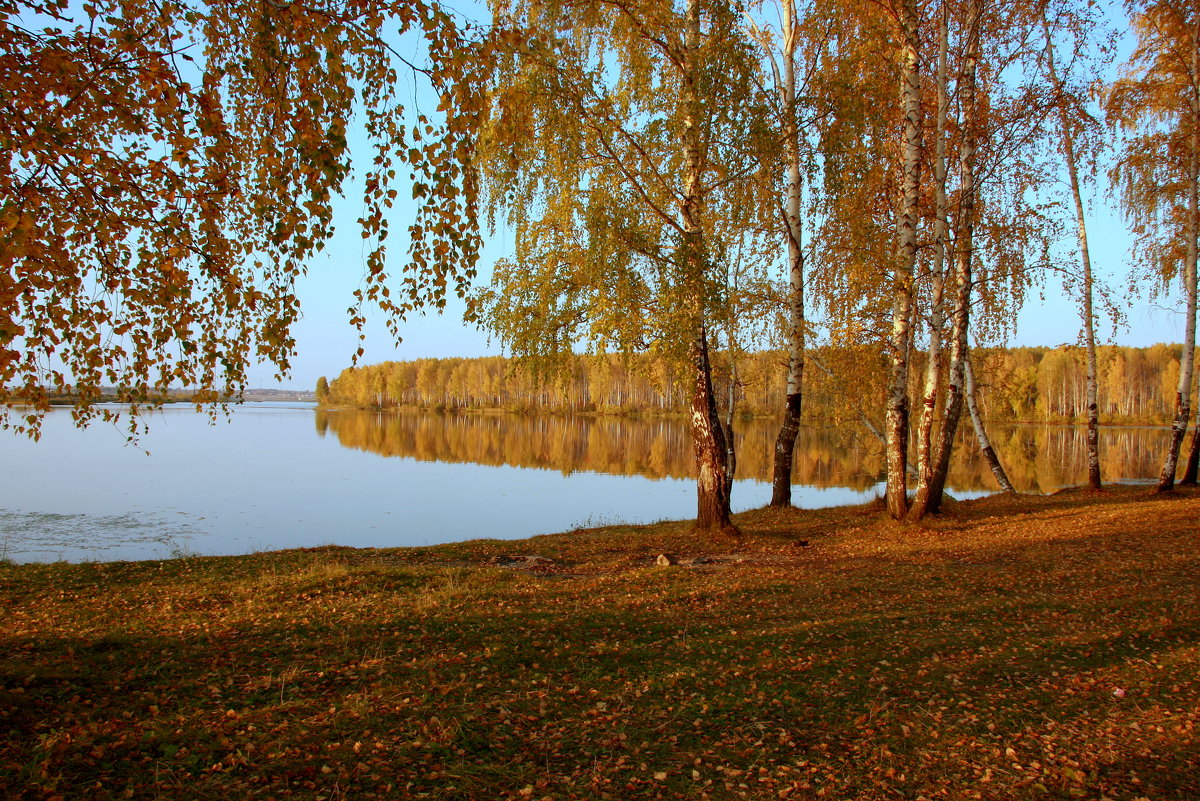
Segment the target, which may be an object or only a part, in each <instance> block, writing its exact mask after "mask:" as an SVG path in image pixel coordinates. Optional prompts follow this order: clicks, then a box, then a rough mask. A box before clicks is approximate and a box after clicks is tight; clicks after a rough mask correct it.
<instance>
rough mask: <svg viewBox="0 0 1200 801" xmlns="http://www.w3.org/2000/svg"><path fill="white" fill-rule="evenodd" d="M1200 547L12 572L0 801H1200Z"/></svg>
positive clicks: (1058, 539)
mask: <svg viewBox="0 0 1200 801" xmlns="http://www.w3.org/2000/svg"><path fill="white" fill-rule="evenodd" d="M1198 520H1200V495H1198V494H1195V493H1187V492H1184V493H1177V494H1176V495H1174V496H1171V497H1159V496H1152V495H1149V494H1148V493H1147V492H1146V491H1145V489H1142V488H1137V489H1134V488H1114V489H1113V490H1112V491H1110V492H1107V493H1104V494H1102V495H1090V494H1086V493H1083V492H1078V491H1068V492H1065V493H1060V494H1059V495H1056V496H1052V497H1048V498H1030V497H1022V498H1019V499H1005V498H987V499H981V500H978V501H971V502H964V503H960V504H955V505H953V506H952V507H951V508H950V509H949V510H948V511H947V513H946V514H945V515H944V516H942V517H941V518H939V519H938V520H936V521H934V522H932V523H931V524H930V525H929V526H927V527H923V528H913V527H902V526H897V525H895V524H893V523H890V522H888V521H885V520H883V519H882V518H881V517H880V515H879V512H878V510H875V509H871V508H843V509H831V510H819V511H799V510H791V511H787V512H774V511H770V510H763V511H757V512H750V513H747V514H745V515H741V516H739V518H738V523H739V525H741V526H742V528H743V530H744V531H745V532H746V534H747V536H746V538H745V541H744V542H741V543H731V542H724V543H712V542H708V541H704V540H701V539H697V538H695V537H694V536H692V535H691V534H690V533H689V532H688V529H687V527H686V526H685V525H684V524H674V523H665V524H658V525H653V526H641V527H609V528H602V529H591V530H586V531H576V532H570V533H566V534H561V535H554V536H548V537H538V538H534V539H531V540H527V541H522V542H516V543H514V542H498V541H480V542H472V543H466V544H461V545H450V546H439V547H433V548H424V549H417V550H370V551H362V550H349V549H338V548H328V549H317V550H315V551H289V552H280V553H270V554H258V555H253V556H247V557H236V558H186V559H177V560H172V561H166V562H153V563H151V562H145V563H130V564H126V563H115V564H87V565H65V564H59V565H19V566H14V565H5V566H2V567H0V621H2V625H0V643H2V647H0V732H3V733H4V737H3V738H2V739H0V795H2V796H4V797H6V798H22V799H50V798H55V797H58V798H63V799H74V798H147V799H149V798H179V799H204V798H213V799H237V798H250V797H253V798H293V797H294V798H306V799H366V798H418V797H428V798H434V799H450V798H479V799H500V798H513V799H543V798H553V799H567V798H614V799H629V798H704V797H710V798H760V799H765V798H792V799H808V798H816V797H825V798H862V799H875V798H879V799H891V798H909V799H916V798H920V797H925V798H930V799H932V798H985V799H1058V798H1062V799H1072V798H1085V799H1100V798H1110V799H1114V801H1115V800H1117V799H1138V798H1149V799H1153V801H1159V800H1160V799H1194V798H1200V738H1198V735H1197V731H1196V726H1197V718H1198V717H1200V650H1198V646H1200V588H1198V586H1197V576H1198V575H1200V555H1198V552H1200V535H1198V533H1197V531H1198V529H1200V524H1198V522H1197V521H1198ZM802 542H807V545H803V544H802ZM662 552H668V553H671V554H674V555H677V556H679V557H680V562H681V563H680V564H678V565H675V566H668V567H658V566H655V564H654V557H655V556H657V555H658V554H659V553H662ZM499 555H509V556H515V555H539V556H542V557H546V558H547V559H549V560H552V562H550V563H546V562H538V561H536V560H528V561H525V562H519V561H518V562H506V561H504V560H496V559H495V557H497V556H499ZM493 561H495V562H498V563H497V564H493V563H492V562H493Z"/></svg>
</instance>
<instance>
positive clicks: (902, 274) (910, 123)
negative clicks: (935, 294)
mask: <svg viewBox="0 0 1200 801" xmlns="http://www.w3.org/2000/svg"><path fill="white" fill-rule="evenodd" d="M900 28H901V30H900V34H901V36H902V37H903V40H904V63H903V64H902V68H901V91H900V102H901V106H902V108H903V111H904V145H903V159H904V167H903V195H902V199H901V204H900V209H899V215H900V232H899V233H900V235H899V237H898V239H897V247H896V266H895V280H894V282H893V288H892V292H893V295H894V300H893V304H892V333H891V341H890V344H891V351H892V370H891V381H890V385H889V387H888V401H887V421H886V425H885V428H886V433H887V509H888V513H889V514H890V515H891V516H892V517H893V518H895V519H897V520H900V519H903V518H904V515H905V513H906V512H907V511H908V497H907V494H906V493H907V471H908V371H909V365H908V356H909V343H910V341H911V339H912V291H913V269H914V267H915V265H916V261H917V220H918V218H919V215H920V199H921V193H920V190H921V74H920V70H921V62H920V52H919V46H920V39H919V37H920V30H919V19H918V10H917V0H903V2H902V3H901V5H900Z"/></svg>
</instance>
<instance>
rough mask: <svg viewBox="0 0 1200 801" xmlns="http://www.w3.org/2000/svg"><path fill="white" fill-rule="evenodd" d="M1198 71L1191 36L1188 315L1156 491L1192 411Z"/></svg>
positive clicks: (1199, 217) (1197, 46) (1199, 161)
mask: <svg viewBox="0 0 1200 801" xmlns="http://www.w3.org/2000/svg"><path fill="white" fill-rule="evenodd" d="M1197 75H1200V38H1197V37H1196V36H1195V35H1193V37H1192V77H1193V84H1192V88H1191V105H1192V136H1191V139H1192V142H1191V145H1192V152H1191V153H1190V154H1189V159H1188V232H1187V237H1188V241H1187V257H1186V258H1187V262H1186V263H1185V264H1184V273H1183V284H1184V293H1185V294H1186V296H1187V318H1186V320H1185V321H1184V329H1183V354H1182V355H1181V357H1180V360H1179V388H1178V390H1177V391H1176V393H1175V422H1174V424H1173V425H1172V426H1171V440H1170V442H1169V443H1168V445H1167V458H1166V460H1165V461H1164V463H1163V469H1162V474H1161V475H1159V477H1158V491H1159V492H1167V491H1169V490H1170V489H1172V488H1173V487H1174V486H1175V469H1176V466H1177V464H1178V461H1179V447H1180V445H1182V444H1183V437H1184V434H1185V433H1186V432H1187V426H1188V418H1189V417H1190V416H1191V411H1192V366H1193V363H1194V361H1195V350H1196V244H1197V243H1196V239H1197V236H1200V198H1197V191H1198V190H1200V187H1198V186H1197V183H1198V182H1200V91H1198V90H1197V87H1196V85H1195V83H1194V79H1195V77H1196V76H1197Z"/></svg>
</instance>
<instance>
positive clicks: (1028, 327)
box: [250, 12, 1183, 389]
mask: <svg viewBox="0 0 1200 801" xmlns="http://www.w3.org/2000/svg"><path fill="white" fill-rule="evenodd" d="M1118 14H1119V12H1118ZM1127 53H1128V43H1127V42H1126V43H1125V45H1124V46H1123V47H1122V48H1121V56H1124V55H1126V54H1127ZM1122 60H1123V58H1122V59H1116V60H1114V63H1119V62H1120V61H1122ZM1104 77H1105V78H1108V79H1111V78H1112V77H1113V76H1112V75H1106V76H1104ZM415 95H416V97H415V99H417V101H418V102H420V100H421V99H422V98H420V95H421V92H420V90H417V91H416V93H415ZM1105 189H1106V187H1104V186H1103V185H1101V186H1100V187H1099V188H1098V189H1097V190H1096V194H1097V196H1096V197H1095V198H1093V200H1092V208H1091V212H1090V219H1089V236H1090V237H1091V253H1092V260H1093V263H1094V266H1095V269H1096V271H1097V273H1098V274H1099V275H1100V276H1102V277H1103V279H1104V280H1105V281H1107V282H1108V284H1109V285H1110V286H1111V288H1112V289H1113V290H1114V291H1115V293H1116V295H1115V297H1116V298H1117V299H1118V300H1119V301H1120V305H1122V306H1123V307H1124V308H1125V313H1126V319H1125V320H1124V323H1123V324H1122V325H1121V326H1119V327H1118V328H1117V329H1116V330H1115V331H1114V328H1113V326H1112V324H1111V322H1108V321H1106V320H1105V319H1103V318H1102V319H1101V320H1100V322H1099V324H1098V326H1097V334H1098V336H1099V337H1100V338H1101V341H1102V342H1111V343H1116V344H1122V345H1134V346H1144V345H1152V344H1154V343H1156V342H1174V341H1178V340H1179V339H1180V338H1181V336H1182V327H1183V326H1182V315H1181V314H1180V311H1179V309H1177V308H1175V307H1174V306H1173V305H1172V304H1171V301H1173V300H1174V299H1175V298H1174V297H1169V298H1166V299H1165V300H1164V299H1162V298H1160V299H1158V300H1157V301H1152V300H1151V298H1150V296H1149V291H1148V290H1149V289H1150V286H1149V284H1148V282H1146V281H1144V280H1143V281H1132V280H1131V278H1130V276H1129V274H1128V269H1127V266H1126V264H1127V259H1128V251H1129V247H1130V244H1131V242H1130V238H1129V234H1128V232H1127V230H1126V228H1125V225H1124V223H1123V221H1122V220H1121V218H1120V216H1119V215H1118V214H1117V213H1116V212H1115V211H1114V208H1113V207H1114V204H1115V201H1113V200H1112V199H1111V198H1108V197H1106V196H1105V194H1104V193H1105ZM347 194H348V198H347V199H345V200H343V201H341V202H340V203H339V208H338V220H339V222H338V234H337V236H336V238H335V241H334V242H333V243H331V246H330V247H328V248H327V249H326V251H325V254H324V255H322V256H321V257H320V258H318V259H317V260H315V261H314V263H313V264H312V265H311V267H310V270H309V274H308V275H307V276H306V277H305V278H304V279H302V280H301V282H300V284H299V286H298V288H297V289H298V294H299V297H300V301H301V309H302V311H303V315H304V317H303V319H302V320H301V321H300V322H299V324H298V325H297V326H296V327H295V329H294V332H295V336H296V342H297V355H296V357H295V358H294V359H293V363H292V371H291V375H290V376H289V377H288V378H286V379H284V381H283V382H282V386H284V387H288V388H293V389H312V388H313V386H314V385H315V384H316V381H317V378H318V377H319V376H322V375H324V376H327V377H329V378H333V377H334V376H336V375H337V374H338V373H339V372H340V371H341V370H342V369H343V368H345V367H347V366H349V364H350V360H351V356H352V355H353V353H354V352H355V350H356V349H357V348H358V346H359V341H358V333H357V332H356V331H355V330H354V329H353V328H351V327H350V325H349V323H348V322H347V319H348V316H347V314H346V309H347V307H348V306H349V305H350V303H351V302H352V300H353V292H354V290H355V289H356V288H358V286H359V285H360V281H361V279H362V275H363V272H364V263H365V258H366V254H365V251H364V246H363V240H362V238H361V237H360V235H359V232H358V228H357V224H356V222H355V220H356V219H357V217H358V216H359V214H358V208H359V206H358V203H357V201H356V189H354V188H350V189H349V190H348V192H347ZM402 196H403V193H402ZM404 215H405V208H404V206H403V205H402V204H397V206H396V208H395V209H394V217H393V225H392V228H393V230H396V231H400V230H403V228H404V222H405V220H404ZM1067 230H1068V231H1069V232H1070V235H1071V236H1072V237H1073V235H1074V225H1073V224H1071V225H1069V226H1068V229H1067ZM511 251H512V242H511V235H510V234H508V233H507V232H501V233H500V234H499V235H496V236H491V237H489V238H488V241H487V244H486V246H485V253H484V258H483V260H482V262H481V264H480V273H479V278H478V281H479V282H480V283H486V282H487V281H488V279H489V278H490V275H491V266H492V264H494V263H495V261H496V259H498V258H500V257H503V256H504V255H507V254H509V253H510V252H511ZM390 259H391V262H392V269H393V270H394V271H398V270H399V269H400V268H401V266H402V264H401V260H402V259H403V254H402V253H401V252H400V251H399V249H398V248H396V246H395V245H394V244H393V248H392V249H391V250H390ZM1131 284H1132V286H1133V290H1132V291H1131V289H1130V286H1131ZM1173 294H1174V295H1175V296H1177V295H1178V294H1179V293H1178V292H1175V293H1173ZM462 312H463V305H462V303H461V302H457V301H451V302H450V303H448V304H447V309H446V311H445V312H444V313H443V314H441V315H438V314H436V313H434V312H432V311H431V312H429V313H428V314H427V315H425V316H416V317H414V318H412V319H410V320H409V321H408V322H406V323H405V324H404V325H403V327H402V329H401V334H402V336H403V341H402V342H401V343H400V344H396V343H395V342H394V341H393V339H392V337H391V336H390V335H389V333H388V332H387V330H386V328H385V327H384V326H383V325H382V322H381V321H380V320H379V319H378V316H377V315H376V317H375V319H373V320H372V322H371V323H370V324H369V325H368V327H367V329H366V334H367V338H366V341H365V342H364V343H363V346H364V348H365V351H366V352H365V355H364V356H363V358H362V363H365V364H370V363H373V362H380V361H385V360H389V359H416V358H424V357H447V356H482V355H495V354H499V353H500V348H499V347H498V345H497V344H496V343H494V342H490V341H489V338H488V336H487V334H486V333H485V332H482V331H480V330H479V329H477V328H475V327H474V326H468V325H465V324H463V322H462ZM1080 327H1081V323H1080V318H1079V312H1078V310H1077V305H1076V302H1075V301H1074V300H1072V299H1070V298H1067V297H1065V296H1064V294H1063V292H1062V291H1061V288H1060V287H1059V286H1057V281H1056V280H1055V279H1053V278H1050V279H1048V280H1047V281H1046V283H1045V285H1044V286H1043V288H1042V293H1041V295H1040V296H1039V294H1038V293H1036V292H1035V293H1033V294H1032V295H1031V296H1030V297H1029V299H1028V300H1027V303H1026V305H1025V307H1024V308H1023V310H1022V311H1021V314H1020V316H1019V318H1018V323H1017V332H1016V335H1015V336H1014V337H1013V338H1012V340H1011V341H1010V344H1014V345H1048V346H1054V345H1060V344H1064V343H1075V342H1077V341H1078V339H1079V332H1080ZM275 385H276V384H275V381H274V379H273V371H272V370H271V369H269V368H268V367H266V366H259V367H256V368H253V369H252V370H251V373H250V386H252V387H265V386H275Z"/></svg>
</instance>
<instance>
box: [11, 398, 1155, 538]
mask: <svg viewBox="0 0 1200 801" xmlns="http://www.w3.org/2000/svg"><path fill="white" fill-rule="evenodd" d="M802 436H803V437H804V441H803V442H802V443H801V444H800V446H798V457H797V475H796V480H797V481H798V482H800V484H799V485H798V486H797V488H796V495H795V501H796V502H797V503H798V504H799V505H801V506H807V507H816V506H830V505H837V504H845V503H856V502H861V501H864V500H869V499H870V498H872V497H874V496H875V495H876V494H877V492H880V491H881V485H880V483H879V478H880V476H879V446H878V443H874V442H871V441H869V440H864V439H862V438H860V437H856V436H854V435H853V434H850V433H846V432H833V431H830V432H821V431H811V430H810V431H807V432H805V434H803V435H802ZM1163 436H1164V435H1163V432H1162V431H1160V430H1158V429H1122V430H1119V431H1116V430H1110V431H1106V432H1105V437H1106V441H1105V445H1106V448H1107V450H1106V469H1107V471H1108V472H1107V473H1106V475H1107V476H1112V477H1113V478H1116V477H1118V476H1120V477H1122V478H1138V477H1142V476H1143V475H1145V476H1149V475H1153V473H1154V470H1155V469H1156V465H1155V460H1156V459H1157V458H1158V454H1160V453H1161V447H1162V446H1161V442H1162V441H1163ZM0 437H2V439H0V442H2V443H3V445H2V447H3V449H4V451H3V453H4V457H5V458H4V459H3V460H2V463H0V487H3V489H2V490H0V555H2V556H4V557H6V558H8V559H11V560H14V561H22V562H25V561H50V560H58V559H65V560H69V561H80V560H88V559H96V560H115V559H153V558H164V557H171V556H179V555H185V554H236V553H248V552H253V551H262V550H274V549H279V548H294V547H311V546H317V545H326V544H337V545H350V546H358V547H367V546H375V547H392V546H407V545H426V544H433V543H441V542H452V541H458V540H465V539H473V538H476V537H496V538H520V537H526V536H529V535H531V534H538V533H548V532H554V531H563V530H569V529H571V528H575V527H578V526H588V525H598V524H602V523H612V522H649V521H654V520H662V519H678V518H686V517H689V516H691V515H692V514H694V512H695V485H694V483H693V482H692V481H691V479H690V478H689V476H690V471H691V446H690V441H689V439H688V432H687V428H686V422H685V421H678V420H621V419H611V418H607V419H591V418H567V419H564V418H528V417H510V416H476V415H467V416H460V417H455V416H449V415H434V414H429V415H419V414H391V415H380V414H374V413H368V412H329V413H325V412H317V411H315V410H314V409H313V408H312V407H310V406H304V405H297V404H291V405H288V404H266V403H260V404H247V405H246V406H243V407H240V408H237V409H236V410H234V412H233V415H232V419H231V420H229V421H228V422H226V421H224V420H222V421H219V422H217V423H216V424H215V425H212V424H210V423H209V421H208V418H207V417H205V416H203V415H199V414H196V413H195V412H193V411H191V410H190V409H182V408H180V409H167V410H164V411H162V412H159V413H156V414H154V415H153V416H152V417H151V418H150V433H149V434H147V435H146V436H145V437H144V438H143V439H142V441H141V446H142V447H141V448H137V447H133V446H128V445H126V444H125V435H124V431H123V430H122V429H118V428H115V427H113V426H110V425H105V424H98V425H94V426H92V427H91V428H89V429H85V430H82V431H80V430H77V429H75V428H74V427H73V426H72V424H71V419H70V415H69V414H68V413H66V412H52V413H51V414H50V415H49V416H48V418H47V420H46V423H45V427H44V434H43V436H42V440H41V441H40V442H37V443H34V442H31V441H29V440H26V439H24V438H19V437H15V436H12V435H10V434H0ZM773 437H774V426H773V425H771V424H770V423H767V422H765V421H763V422H753V423H751V422H748V423H744V424H742V425H741V427H740V429H739V440H740V445H739V476H743V477H744V478H742V479H741V480H739V481H738V482H737V484H736V486H735V488H734V496H733V497H734V507H735V509H736V510H744V509H749V508H754V507H757V506H762V505H763V504H765V503H766V502H767V501H768V500H769V498H770V487H769V484H768V483H767V481H768V479H769V474H770V452H771V450H770V449H771V443H772V442H773ZM998 439H999V440H1000V451H1001V454H1002V456H1003V457H1005V458H1006V460H1007V461H1008V462H1009V468H1010V472H1012V473H1013V476H1014V480H1015V481H1016V483H1017V484H1018V486H1020V487H1021V488H1023V489H1025V490H1035V491H1037V490H1046V489H1052V488H1054V487H1056V486H1062V485H1064V484H1069V483H1077V482H1078V481H1079V480H1080V474H1081V470H1082V448H1081V443H1082V436H1081V434H1080V432H1078V431H1076V430H1074V429H1069V428H1057V429H1052V428H1048V429H1040V428H1038V429H1032V428H1026V429H1015V430H1013V431H1011V432H1005V433H1002V435H1001V436H1000V437H998ZM147 450H148V451H149V453H148V454H147V453H146V451H147ZM960 450H961V451H962V455H961V456H960V457H959V459H958V462H957V463H956V464H955V467H954V476H955V478H954V479H953V480H952V481H951V485H952V486H951V490H952V491H953V492H955V494H956V495H958V496H960V497H962V496H964V495H976V494H981V493H984V492H988V491H991V489H992V486H993V485H992V484H991V481H990V477H989V476H988V475H987V473H986V468H983V467H982V464H981V463H980V460H979V459H978V458H977V455H976V454H975V453H974V448H973V447H971V445H970V443H967V444H966V447H963V448H961V449H960Z"/></svg>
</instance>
